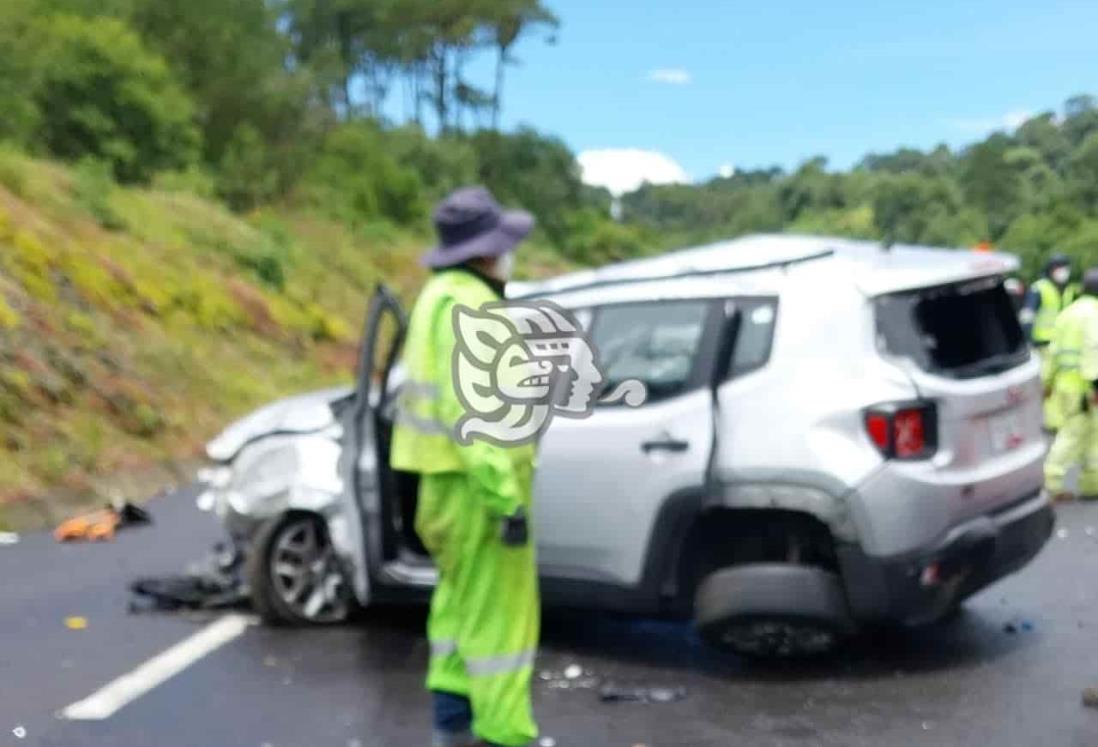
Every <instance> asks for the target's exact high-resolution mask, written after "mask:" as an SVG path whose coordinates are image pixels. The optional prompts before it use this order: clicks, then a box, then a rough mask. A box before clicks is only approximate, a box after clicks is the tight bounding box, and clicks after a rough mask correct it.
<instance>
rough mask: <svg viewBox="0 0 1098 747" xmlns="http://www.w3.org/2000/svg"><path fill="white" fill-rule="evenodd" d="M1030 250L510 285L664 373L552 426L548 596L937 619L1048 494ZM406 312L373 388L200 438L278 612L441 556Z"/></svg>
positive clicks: (1017, 561) (666, 606) (752, 256)
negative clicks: (431, 519)
mask: <svg viewBox="0 0 1098 747" xmlns="http://www.w3.org/2000/svg"><path fill="white" fill-rule="evenodd" d="M1016 269H1017V262H1016V261H1015V260H1014V258H1013V257H1010V256H1005V255H1001V254H992V253H981V252H968V251H961V250H940V249H931V248H925V247H913V246H898V245H897V246H892V247H887V246H882V245H880V244H877V243H870V242H857V241H849V240H844V239H830V238H821V237H802V236H790V235H775V236H768V235H767V236H749V237H745V238H740V239H736V240H733V241H727V242H723V243H718V244H713V245H709V246H704V247H700V248H696V249H689V250H683V251H679V252H674V253H671V254H667V255H663V256H660V257H657V258H653V259H644V260H638V261H631V262H623V263H620V264H616V265H611V266H608V267H605V268H602V269H598V270H591V271H584V272H578V273H574V274H569V275H564V276H561V277H558V278H555V279H552V280H549V281H546V282H541V283H534V284H515V286H514V287H513V288H512V289H511V290H510V292H509V295H513V296H517V297H529V298H544V299H550V300H552V301H554V302H556V303H557V304H559V305H561V306H563V307H565V308H567V309H570V310H572V311H573V313H574V315H575V316H576V318H577V319H578V320H580V321H581V323H583V324H584V326H585V327H586V329H587V333H588V334H589V336H590V337H591V339H592V340H593V342H594V343H595V345H596V346H597V348H598V349H599V350H600V351H603V360H602V366H603V368H604V373H605V376H606V379H607V381H606V382H605V383H606V385H607V386H608V387H609V386H613V385H614V383H615V382H616V381H621V380H624V379H626V378H640V379H641V380H643V381H644V382H645V383H646V384H647V387H648V392H649V397H648V400H647V402H645V404H643V405H642V406H640V407H637V408H631V407H624V406H613V405H609V406H603V407H597V408H596V409H595V411H594V412H593V413H592V414H591V415H590V417H588V418H586V419H557V420H554V421H553V423H552V425H551V427H550V428H549V429H548V430H547V431H546V432H545V434H544V435H543V436H542V438H541V439H540V441H539V444H538V466H537V473H536V477H535V517H534V518H535V528H536V537H537V547H538V557H539V565H540V570H541V577H542V593H543V597H544V599H545V602H546V603H547V604H551V605H554V604H555V605H566V606H569V607H576V606H582V607H589V608H602V609H612V610H618V611H628V612H633V613H637V614H644V615H674V616H687V617H693V619H694V620H695V622H696V624H697V626H698V629H699V631H700V632H701V633H702V635H703V636H704V637H706V638H707V639H708V640H710V641H712V642H714V643H715V644H717V645H721V646H725V647H729V648H732V649H734V650H737V651H740V652H745V653H751V654H760V655H774V654H777V655H781V654H790V653H803V652H811V651H819V650H824V649H827V648H830V647H832V646H833V645H834V644H835V642H836V641H838V640H839V639H841V638H842V637H843V636H844V635H846V634H849V633H851V632H853V631H854V630H856V629H857V627H858V626H859V625H861V624H864V623H867V622H899V623H903V624H920V623H927V622H931V621H934V620H936V619H939V618H941V617H943V616H944V615H946V614H948V613H949V612H950V611H951V610H952V609H954V608H956V607H957V606H958V605H959V604H960V603H961V602H962V601H963V600H964V599H965V598H966V597H968V596H970V595H971V594H973V593H974V592H976V591H977V590H979V589H981V588H983V587H984V586H986V585H987V584H989V583H991V582H993V581H995V580H996V579H998V578H1000V577H1002V576H1004V575H1006V574H1008V573H1011V572H1013V571H1015V570H1017V569H1019V568H1021V567H1022V566H1023V565H1025V564H1026V563H1027V562H1028V561H1029V560H1030V559H1031V558H1033V556H1034V555H1036V553H1037V552H1038V551H1039V550H1040V549H1041V547H1042V546H1043V545H1044V543H1045V542H1046V541H1047V539H1048V537H1049V534H1050V532H1051V528H1052V524H1053V518H1052V513H1051V510H1050V507H1049V504H1048V501H1047V499H1046V496H1045V495H1044V494H1043V493H1042V491H1041V482H1042V480H1041V464H1042V460H1043V457H1044V452H1045V443H1044V440H1043V437H1042V432H1041V388H1040V384H1039V381H1038V363H1037V361H1036V359H1035V357H1034V356H1033V355H1032V354H1031V353H1030V350H1029V348H1028V346H1027V344H1026V341H1025V339H1024V337H1023V335H1022V331H1021V329H1020V328H1019V325H1018V321H1017V319H1016V317H1015V315H1014V311H1013V307H1012V305H1011V301H1010V298H1009V297H1008V295H1007V293H1006V291H1005V290H1004V289H1003V282H1002V281H1003V278H1004V277H1005V276H1006V275H1008V274H1010V273H1011V272H1014V271H1016ZM404 323H405V317H404V314H403V312H402V310H401V308H400V306H399V304H398V303H397V302H396V300H395V299H394V297H393V296H392V295H391V294H389V293H388V292H386V291H385V290H384V289H379V291H378V293H377V295H376V296H375V298H374V299H373V302H372V304H371V309H370V313H369V318H368V321H367V324H366V330H365V334H364V338H363V342H362V348H361V360H360V365H359V376H358V381H357V384H356V386H355V388H354V389H353V390H352V389H340V390H330V391H326V392H318V393H315V394H310V395H305V396H303V397H297V398H293V399H288V400H283V401H280V402H276V403H274V404H272V405H269V406H267V407H265V408H263V409H261V410H259V411H257V412H255V413H253V414H252V415H250V416H248V417H246V418H244V419H243V420H241V421H239V422H237V423H235V424H234V425H232V426H230V427H229V428H228V429H227V430H226V431H225V432H224V433H222V434H221V435H220V436H219V437H218V438H216V439H215V440H214V441H212V442H211V443H210V444H209V446H208V454H209V456H210V457H211V458H212V459H213V460H215V461H216V462H217V463H218V466H217V467H215V468H212V469H211V470H210V471H209V472H208V474H207V475H206V476H205V479H206V481H207V484H208V490H207V493H206V494H205V495H204V496H203V498H202V501H203V502H204V503H205V504H206V505H207V506H209V507H212V508H213V509H214V510H216V511H217V513H218V514H219V515H220V516H221V517H222V518H223V520H224V521H225V523H226V525H227V527H228V529H229V531H230V533H231V535H232V536H233V537H234V538H236V540H237V543H238V545H239V546H240V547H241V548H244V550H245V552H246V554H247V556H248V558H247V569H248V581H249V583H250V587H251V594H252V596H253V599H254V602H255V605H256V607H257V608H258V610H259V611H260V612H261V613H262V614H263V616H264V617H265V618H266V619H268V620H270V621H277V622H331V621H336V620H340V619H343V618H344V617H346V616H347V615H348V614H349V613H350V612H351V611H352V610H353V609H354V608H356V607H359V606H366V605H374V604H379V603H384V602H388V601H394V600H407V599H409V598H414V599H425V598H426V596H427V592H428V591H429V589H430V588H431V586H432V584H433V583H434V581H435V572H434V570H433V568H432V565H431V560H430V558H429V557H428V556H427V554H426V553H425V551H424V549H423V546H422V545H421V544H420V542H419V540H418V538H417V537H416V535H415V533H414V531H413V530H412V517H413V515H414V513H415V506H416V478H415V476H414V475H409V474H399V473H394V472H393V471H392V470H390V469H389V467H388V443H389V436H390V432H391V423H392V413H393V406H392V403H393V401H394V399H395V397H396V395H397V394H398V392H399V389H400V385H399V380H400V373H399V370H396V371H395V372H393V373H392V375H390V372H391V371H393V368H394V366H393V363H394V361H395V360H396V359H397V353H398V350H399V345H400V340H401V337H402V332H403V328H404ZM608 351H612V353H608ZM376 372H380V374H378V373H376Z"/></svg>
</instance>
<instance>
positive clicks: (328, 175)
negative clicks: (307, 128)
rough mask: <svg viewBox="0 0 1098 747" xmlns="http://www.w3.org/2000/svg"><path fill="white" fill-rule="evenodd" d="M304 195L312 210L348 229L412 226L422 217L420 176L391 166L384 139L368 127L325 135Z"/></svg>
mask: <svg viewBox="0 0 1098 747" xmlns="http://www.w3.org/2000/svg"><path fill="white" fill-rule="evenodd" d="M304 190H305V192H306V193H307V196H308V198H309V200H310V201H311V202H312V204H313V205H315V206H316V207H318V208H320V209H321V210H323V211H324V212H326V213H328V214H329V215H331V216H333V217H335V218H338V219H341V220H345V221H347V222H349V223H352V224H362V223H365V222H367V221H370V220H377V219H387V220H390V221H393V222H395V223H402V224H412V223H415V222H417V221H419V220H421V219H422V218H423V217H424V215H425V214H426V204H425V202H424V199H423V188H422V184H421V182H420V180H419V176H418V175H417V174H416V172H415V171H414V170H412V169H411V168H408V167H406V166H403V165H401V164H398V163H397V162H396V160H395V159H394V158H393V156H392V155H391V154H390V152H389V147H388V143H387V140H386V137H385V134H384V133H383V132H382V131H381V129H380V128H379V127H378V126H377V125H375V124H373V123H370V122H350V123H347V124H344V125H341V126H340V127H338V128H336V129H335V130H333V131H332V132H331V133H330V134H329V135H328V137H327V138H326V139H325V141H324V145H323V147H322V148H321V149H320V151H319V152H318V153H317V154H316V156H315V158H314V160H313V163H312V166H311V167H310V169H309V172H308V174H307V176H306V177H305V185H304Z"/></svg>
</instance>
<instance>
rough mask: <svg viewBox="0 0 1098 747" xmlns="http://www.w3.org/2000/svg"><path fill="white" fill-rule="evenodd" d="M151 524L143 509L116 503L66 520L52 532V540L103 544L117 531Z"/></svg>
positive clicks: (112, 537) (149, 516) (111, 538)
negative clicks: (86, 541) (87, 541)
mask: <svg viewBox="0 0 1098 747" xmlns="http://www.w3.org/2000/svg"><path fill="white" fill-rule="evenodd" d="M151 523H152V515H151V514H149V512H148V511H146V510H145V509H143V508H141V507H140V506H135V505H134V504H132V503H128V502H127V503H118V504H115V505H111V506H107V507H106V508H104V509H101V510H99V511H93V512H92V513H90V514H82V515H81V516H74V517H73V518H71V519H66V520H65V521H63V522H61V523H60V524H59V525H58V526H57V528H56V529H54V530H53V538H54V539H55V540H57V541H58V542H73V541H76V540H89V541H93V542H105V541H109V540H113V539H114V533H115V532H116V531H117V530H119V529H124V528H126V527H132V526H139V525H143V524H151Z"/></svg>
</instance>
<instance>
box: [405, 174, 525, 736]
mask: <svg viewBox="0 0 1098 747" xmlns="http://www.w3.org/2000/svg"><path fill="white" fill-rule="evenodd" d="M434 220H435V227H436V229H437V232H438V235H439V239H440V244H439V246H438V247H437V248H436V249H434V250H433V251H432V252H430V253H429V254H428V255H426V257H425V258H424V263H425V264H426V265H428V266H429V267H430V268H432V270H433V274H432V276H431V278H430V279H429V280H428V281H427V284H426V286H425V287H424V288H423V290H422V292H421V293H420V296H419V298H418V300H417V301H416V304H415V308H414V309H413V310H412V315H411V319H410V322H409V326H408V334H407V338H406V341H405V343H404V351H403V365H404V371H405V374H406V377H407V378H406V380H405V382H404V383H403V384H402V386H401V392H400V395H399V397H398V407H397V422H396V426H395V428H394V433H393V443H392V452H391V458H390V461H391V464H392V466H393V468H394V469H397V470H402V471H408V472H417V473H419V475H420V480H419V503H418V507H417V510H416V521H415V526H416V531H417V533H418V534H419V536H420V538H421V539H422V541H423V543H424V545H425V546H426V547H427V549H428V551H429V552H430V553H431V556H432V558H433V560H434V561H435V565H436V566H437V568H438V573H439V580H438V585H437V587H436V588H435V591H434V594H433V596H432V598H431V610H430V616H429V618H428V622H427V637H428V639H429V642H430V663H429V665H428V673H427V688H428V689H429V690H430V691H431V693H432V697H433V700H434V710H435V714H434V715H435V718H434V741H433V744H434V745H435V746H436V747H451V746H452V745H471V744H486V745H504V746H507V747H510V746H515V747H517V746H518V745H524V744H527V743H529V742H530V741H531V740H533V739H534V738H535V737H536V736H537V727H536V726H535V724H534V720H533V716H532V713H531V705H530V684H531V676H532V673H533V666H534V655H535V650H536V647H537V641H538V630H539V624H540V603H539V598H538V585H537V569H536V565H535V557H534V548H533V541H532V537H531V530H530V527H529V526H528V521H529V516H530V513H531V512H530V501H531V492H532V482H533V457H534V452H533V446H532V445H529V444H526V445H520V446H507V445H499V444H495V443H490V442H487V441H483V440H475V439H474V440H472V441H467V440H464V439H463V440H460V441H459V439H458V438H457V434H456V424H457V423H458V421H459V419H460V418H461V417H462V415H463V414H464V410H463V407H462V404H461V401H460V399H459V397H458V395H457V392H456V390H455V383H454V373H453V365H454V362H453V358H454V348H455V345H456V334H457V333H456V331H455V323H454V314H455V307H458V306H467V307H471V308H473V309H479V308H480V307H481V306H483V305H484V304H487V303H491V302H495V301H499V300H500V299H501V298H502V297H503V286H504V283H505V282H506V280H507V279H508V276H509V274H510V265H511V258H512V257H513V254H512V252H513V250H514V249H515V248H516V246H517V245H518V244H519V243H520V242H521V241H522V239H523V238H525V237H526V236H527V234H528V233H529V232H530V230H531V229H532V227H533V218H532V217H531V216H530V215H529V214H527V213H525V212H521V211H504V210H503V209H501V208H500V206H499V205H498V204H497V203H496V201H495V199H494V198H493V197H492V196H491V194H490V193H489V192H488V191H487V190H485V189H483V188H480V187H467V188H463V189H459V190H457V191H456V192H454V193H453V194H451V195H450V196H449V197H447V198H446V199H445V200H443V202H442V203H440V204H439V206H438V207H437V208H436V210H435V214H434Z"/></svg>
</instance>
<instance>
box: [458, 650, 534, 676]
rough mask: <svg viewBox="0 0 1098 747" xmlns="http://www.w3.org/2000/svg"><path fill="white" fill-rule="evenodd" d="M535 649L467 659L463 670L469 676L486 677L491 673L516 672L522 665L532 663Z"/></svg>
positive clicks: (525, 665) (526, 665)
mask: <svg viewBox="0 0 1098 747" xmlns="http://www.w3.org/2000/svg"><path fill="white" fill-rule="evenodd" d="M536 653H537V651H536V650H535V649H529V650H527V651H520V652H519V653H517V654H504V655H501V656H487V657H484V658H482V659H468V660H466V662H465V670H466V671H467V672H468V673H469V675H470V676H471V677H487V676H489V675H493V674H507V673H508V672H517V671H518V670H520V669H522V668H523V667H528V666H531V665H532V664H533V663H534V655H535V654H536Z"/></svg>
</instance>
